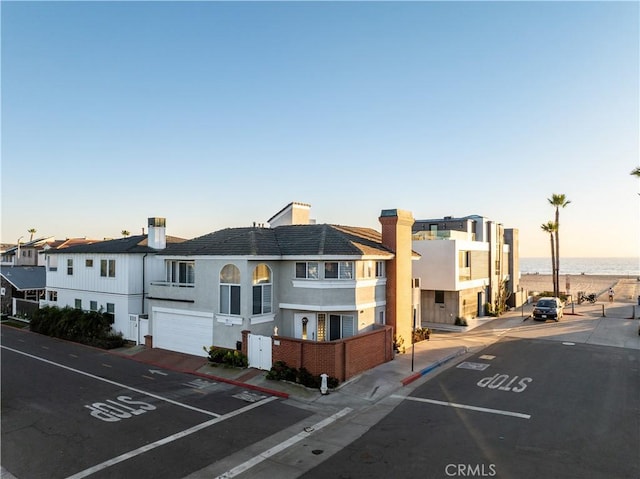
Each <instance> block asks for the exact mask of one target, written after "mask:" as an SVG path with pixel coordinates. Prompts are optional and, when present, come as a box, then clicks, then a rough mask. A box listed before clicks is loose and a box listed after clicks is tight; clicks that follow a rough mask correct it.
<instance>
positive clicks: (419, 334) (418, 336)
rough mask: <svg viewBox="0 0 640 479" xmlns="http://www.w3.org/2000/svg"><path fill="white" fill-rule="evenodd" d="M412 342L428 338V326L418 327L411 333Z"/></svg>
mask: <svg viewBox="0 0 640 479" xmlns="http://www.w3.org/2000/svg"><path fill="white" fill-rule="evenodd" d="M412 336H413V342H414V343H418V342H420V341H424V340H425V339H429V338H430V337H431V330H430V329H429V328H418V329H416V330H415V331H413V333H412Z"/></svg>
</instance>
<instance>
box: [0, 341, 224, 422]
mask: <svg viewBox="0 0 640 479" xmlns="http://www.w3.org/2000/svg"><path fill="white" fill-rule="evenodd" d="M0 348H2V349H6V350H8V351H12V352H14V353H17V354H22V355H23V356H27V357H29V358H32V359H36V360H38V361H42V362H43V363H47V364H51V365H53V366H57V367H59V368H62V369H66V370H67V371H71V372H74V373H77V374H82V375H83V376H87V377H90V378H92V379H97V380H98V381H102V382H105V383H109V384H113V385H114V386H118V387H121V388H125V389H128V390H129V391H135V392H137V393H140V394H144V395H146V396H151V397H152V398H156V399H159V400H160V401H164V402H168V403H170V404H173V405H174V406H180V407H183V408H186V409H191V410H192V411H196V412H199V413H202V414H206V415H207V416H213V417H220V414H216V413H215V412H211V411H206V410H204V409H200V408H197V407H194V406H189V405H188V404H184V403H181V402H178V401H174V400H173V399H169V398H165V397H162V396H158V395H157V394H153V393H150V392H147V391H144V390H142V389H137V388H132V387H131V386H127V385H126V384H122V383H118V382H116V381H111V380H110V379H105V378H101V377H100V376H95V375H94V374H90V373H87V372H84V371H80V370H78V369H74V368H71V367H69V366H65V365H64V364H59V363H54V362H53V361H49V360H48V359H44V358H41V357H38V356H34V355H33V354H29V353H25V352H23V351H18V350H17V349H12V348H8V347H7V346H1V345H0Z"/></svg>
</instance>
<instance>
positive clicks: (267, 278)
mask: <svg viewBox="0 0 640 479" xmlns="http://www.w3.org/2000/svg"><path fill="white" fill-rule="evenodd" d="M271 311H272V308H271V269H270V268H269V267H268V266H267V265H266V264H264V263H260V264H259V265H258V266H256V268H255V269H254V270H253V314H267V313H270V312H271Z"/></svg>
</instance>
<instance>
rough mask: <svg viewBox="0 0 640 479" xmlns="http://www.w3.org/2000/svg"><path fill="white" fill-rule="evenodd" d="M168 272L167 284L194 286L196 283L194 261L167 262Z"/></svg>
mask: <svg viewBox="0 0 640 479" xmlns="http://www.w3.org/2000/svg"><path fill="white" fill-rule="evenodd" d="M165 265H166V270H167V276H166V278H167V283H177V284H189V285H191V284H194V283H195V278H196V275H195V262H194V261H171V260H168V261H166V262H165Z"/></svg>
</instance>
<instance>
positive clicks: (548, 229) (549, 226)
mask: <svg viewBox="0 0 640 479" xmlns="http://www.w3.org/2000/svg"><path fill="white" fill-rule="evenodd" d="M540 228H542V231H544V232H545V233H549V238H550V240H551V271H553V272H554V274H553V275H552V276H553V295H554V296H555V297H558V284H557V283H556V276H555V271H556V251H555V244H554V242H553V234H554V233H556V235H557V231H558V225H557V224H556V223H554V222H553V221H548V222H546V223H545V224H543V225H541V226H540ZM556 238H557V236H556Z"/></svg>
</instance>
